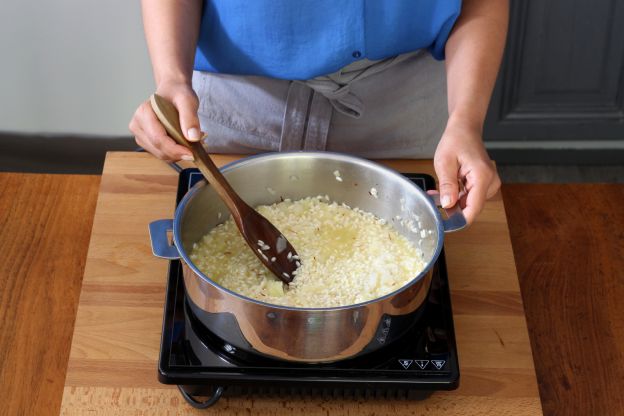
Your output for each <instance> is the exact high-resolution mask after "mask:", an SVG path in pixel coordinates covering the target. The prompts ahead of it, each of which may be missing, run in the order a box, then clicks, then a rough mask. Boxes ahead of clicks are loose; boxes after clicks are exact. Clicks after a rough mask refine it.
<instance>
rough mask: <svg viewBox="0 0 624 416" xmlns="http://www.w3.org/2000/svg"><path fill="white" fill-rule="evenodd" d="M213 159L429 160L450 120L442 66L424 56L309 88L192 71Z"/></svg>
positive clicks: (321, 80) (317, 81) (367, 67)
mask: <svg viewBox="0 0 624 416" xmlns="http://www.w3.org/2000/svg"><path fill="white" fill-rule="evenodd" d="M193 88H194V89H195V91H196V92H197V95H198V97H199V102H200V104H199V111H198V115H199V120H200V124H201V128H202V131H204V132H206V133H207V134H208V137H207V139H206V141H205V145H206V147H207V149H208V150H209V151H210V152H212V153H239V154H252V153H260V152H267V151H288V150H330V151H337V152H345V153H350V154H354V155H358V156H362V157H367V158H431V157H432V156H433V153H434V151H435V148H436V146H437V143H438V141H439V139H440V136H441V135H442V132H443V131H444V128H445V127H446V121H447V118H448V110H447V100H446V74H445V69H444V62H440V61H436V60H435V59H433V58H432V57H431V55H430V54H429V53H428V52H426V51H417V52H413V53H409V54H404V55H400V56H397V57H393V58H389V59H385V60H382V61H368V60H362V61H358V62H355V63H353V64H351V65H348V66H346V67H345V68H343V69H341V70H340V71H338V72H336V73H334V74H330V75H327V76H322V77H318V78H314V79H312V80H308V81H287V80H279V79H272V78H265V77H257V76H238V75H225V74H215V73H209V72H197V71H196V72H194V74H193Z"/></svg>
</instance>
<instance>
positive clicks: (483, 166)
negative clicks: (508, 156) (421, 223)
mask: <svg viewBox="0 0 624 416" xmlns="http://www.w3.org/2000/svg"><path fill="white" fill-rule="evenodd" d="M433 165H434V168H435V171H436V174H437V175H438V182H439V190H440V202H441V204H442V206H443V207H444V208H449V207H452V206H453V205H455V203H456V202H457V200H458V198H460V197H459V191H460V186H462V189H461V190H463V191H465V194H464V195H463V196H462V197H461V199H460V200H459V204H460V207H461V208H462V210H463V212H464V216H465V217H466V221H467V222H468V224H472V222H473V221H474V220H475V218H476V217H477V215H478V214H479V213H480V212H481V210H482V209H483V205H484V204H485V201H486V200H487V199H489V198H491V197H492V196H494V195H495V194H496V192H498V189H499V188H500V185H501V181H500V178H499V177H498V173H497V172H496V168H495V166H494V162H493V161H492V160H491V159H490V157H489V156H488V154H487V151H486V150H485V146H484V145H483V140H482V138H481V131H480V129H478V128H471V127H467V126H464V125H459V124H457V123H452V122H449V124H448V125H447V127H446V130H445V131H444V134H443V135H442V138H441V139H440V143H439V144H438V147H437V149H436V152H435V156H434V158H433Z"/></svg>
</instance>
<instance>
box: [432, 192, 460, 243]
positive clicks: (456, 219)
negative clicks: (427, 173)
mask: <svg viewBox="0 0 624 416" xmlns="http://www.w3.org/2000/svg"><path fill="white" fill-rule="evenodd" d="M429 196H430V197H431V199H433V203H434V204H436V206H437V207H439V208H442V204H440V194H439V193H437V192H436V193H431V194H429ZM443 209H444V211H445V212H446V216H447V218H446V219H442V228H444V232H445V233H452V232H453V231H459V230H461V229H462V228H465V227H466V225H467V223H466V217H464V213H463V212H462V210H461V208H460V207H459V202H458V203H457V204H455V205H453V206H452V207H450V208H443Z"/></svg>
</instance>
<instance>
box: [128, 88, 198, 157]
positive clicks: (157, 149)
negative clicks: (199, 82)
mask: <svg viewBox="0 0 624 416" xmlns="http://www.w3.org/2000/svg"><path fill="white" fill-rule="evenodd" d="M156 93H157V94H158V95H160V96H162V97H164V98H166V99H168V100H169V101H170V102H171V103H173V105H174V106H175V107H176V108H177V109H178V113H179V114H180V126H181V127H182V131H183V132H184V136H185V137H186V139H187V140H189V141H199V140H201V139H202V132H201V131H200V129H199V119H198V118H197V108H198V107H199V100H198V99H197V95H196V94H195V91H193V88H191V85H190V84H189V83H187V82H163V83H161V84H160V85H159V86H158V88H157V89H156ZM128 127H129V128H130V131H131V132H132V133H133V134H134V137H135V140H136V142H137V144H138V145H139V146H141V147H142V148H143V149H145V150H147V151H148V152H150V153H151V154H153V155H154V156H156V157H157V158H159V159H163V160H167V161H178V160H180V159H184V160H193V156H192V155H191V151H190V150H188V149H187V148H185V147H184V146H181V145H179V144H177V143H176V142H175V141H174V140H173V139H172V138H171V137H169V136H168V135H167V131H166V130H165V128H164V127H163V125H162V124H160V121H159V120H158V118H157V117H156V114H154V111H153V110H152V106H151V104H150V101H149V99H148V100H146V101H144V102H143V103H141V105H140V106H139V108H137V110H136V111H135V113H134V115H133V116H132V120H130V124H129V126H128Z"/></svg>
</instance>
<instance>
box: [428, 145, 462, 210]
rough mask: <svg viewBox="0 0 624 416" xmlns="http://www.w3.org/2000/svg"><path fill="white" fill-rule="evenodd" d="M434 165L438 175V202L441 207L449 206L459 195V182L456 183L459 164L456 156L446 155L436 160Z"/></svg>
mask: <svg viewBox="0 0 624 416" xmlns="http://www.w3.org/2000/svg"><path fill="white" fill-rule="evenodd" d="M434 165H435V171H436V174H437V175H438V185H439V188H440V204H441V205H442V207H443V208H450V207H452V206H453V205H455V204H456V203H457V198H458V196H459V184H458V183H457V173H458V171H459V164H458V163H457V159H456V158H454V157H447V158H442V159H440V160H436V161H435V164H434Z"/></svg>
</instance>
